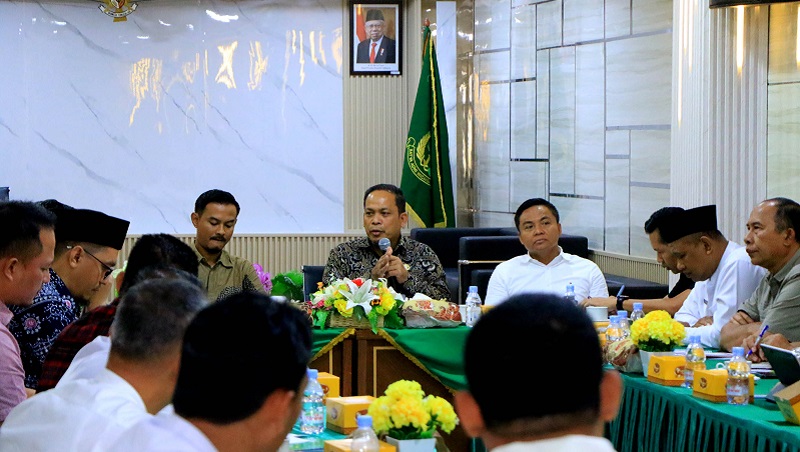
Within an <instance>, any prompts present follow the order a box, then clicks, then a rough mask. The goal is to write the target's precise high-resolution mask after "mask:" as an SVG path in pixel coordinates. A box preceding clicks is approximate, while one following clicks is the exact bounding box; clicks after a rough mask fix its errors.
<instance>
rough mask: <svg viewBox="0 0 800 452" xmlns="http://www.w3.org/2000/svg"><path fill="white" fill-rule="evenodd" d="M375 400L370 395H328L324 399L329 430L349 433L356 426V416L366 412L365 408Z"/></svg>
mask: <svg viewBox="0 0 800 452" xmlns="http://www.w3.org/2000/svg"><path fill="white" fill-rule="evenodd" d="M374 400H375V397H372V396H352V397H328V399H327V400H326V401H325V407H326V408H327V409H326V411H327V412H328V416H327V417H328V425H327V427H328V428H329V429H330V430H333V431H334V432H337V433H342V434H345V435H349V434H350V433H352V432H353V430H355V429H356V428H357V427H358V424H357V423H356V416H358V415H359V414H367V409H368V408H369V406H370V405H371V404H372V402H373V401H374Z"/></svg>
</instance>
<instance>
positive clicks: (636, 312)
mask: <svg viewBox="0 0 800 452" xmlns="http://www.w3.org/2000/svg"><path fill="white" fill-rule="evenodd" d="M642 317H644V309H642V304H641V303H634V304H633V312H631V323H633V322H635V321H637V320H639V319H641V318H642Z"/></svg>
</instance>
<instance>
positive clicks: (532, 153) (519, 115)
mask: <svg viewBox="0 0 800 452" xmlns="http://www.w3.org/2000/svg"><path fill="white" fill-rule="evenodd" d="M511 158H512V159H534V158H536V80H531V81H527V82H514V83H512V84H511Z"/></svg>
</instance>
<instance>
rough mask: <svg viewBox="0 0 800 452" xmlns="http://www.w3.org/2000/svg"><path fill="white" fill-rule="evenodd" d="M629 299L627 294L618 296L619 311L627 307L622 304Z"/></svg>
mask: <svg viewBox="0 0 800 452" xmlns="http://www.w3.org/2000/svg"><path fill="white" fill-rule="evenodd" d="M627 299H628V297H626V296H625V295H620V296H618V297H617V311H624V310H625V307H624V306H623V305H622V303H623V302H624V301H625V300H627Z"/></svg>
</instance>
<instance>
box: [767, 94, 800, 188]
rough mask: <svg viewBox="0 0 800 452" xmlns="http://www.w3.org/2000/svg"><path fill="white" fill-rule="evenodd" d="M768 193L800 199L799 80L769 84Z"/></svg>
mask: <svg viewBox="0 0 800 452" xmlns="http://www.w3.org/2000/svg"><path fill="white" fill-rule="evenodd" d="M767 105H768V108H767V196H769V197H774V196H785V197H787V198H791V199H794V200H799V199H800V179H798V177H797V175H798V174H800V159H798V152H797V147H798V145H797V143H800V84H799V83H790V84H785V85H773V86H770V87H769V88H767Z"/></svg>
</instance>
